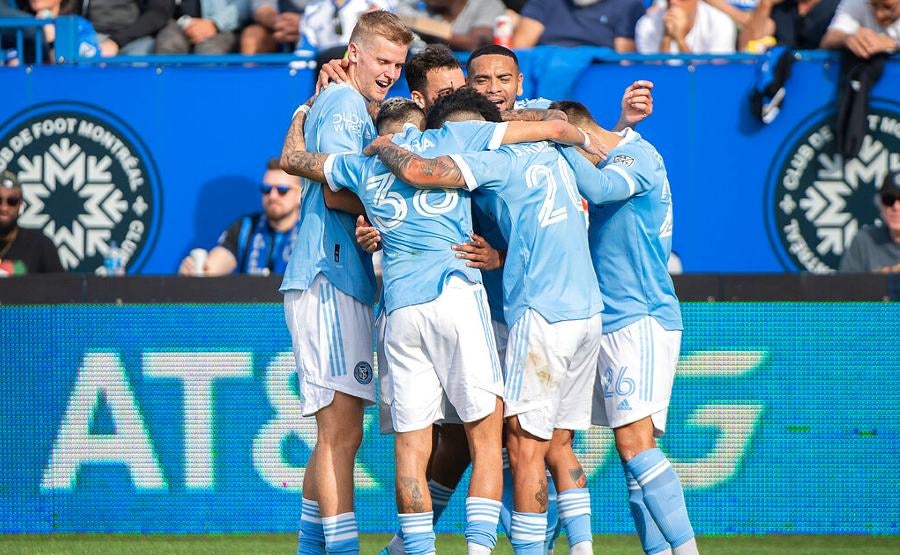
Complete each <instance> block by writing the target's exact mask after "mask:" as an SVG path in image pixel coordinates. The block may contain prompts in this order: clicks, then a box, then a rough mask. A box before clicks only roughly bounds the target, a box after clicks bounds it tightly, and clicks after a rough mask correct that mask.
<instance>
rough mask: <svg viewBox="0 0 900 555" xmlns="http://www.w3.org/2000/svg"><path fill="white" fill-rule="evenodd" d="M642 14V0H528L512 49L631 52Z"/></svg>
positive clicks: (523, 9)
mask: <svg viewBox="0 0 900 555" xmlns="http://www.w3.org/2000/svg"><path fill="white" fill-rule="evenodd" d="M643 13H644V3H643V2H642V0H602V1H601V0H528V2H526V3H525V6H524V7H523V8H522V17H520V18H519V22H518V24H517V25H516V29H515V32H514V33H513V39H512V44H513V48H531V47H532V46H540V45H544V44H555V45H559V46H605V47H607V48H614V49H615V50H616V52H634V26H635V24H636V23H637V21H638V19H640V17H641V15H643Z"/></svg>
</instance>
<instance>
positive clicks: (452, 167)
mask: <svg viewBox="0 0 900 555" xmlns="http://www.w3.org/2000/svg"><path fill="white" fill-rule="evenodd" d="M391 137H392V135H382V136H380V137H378V138H377V139H375V140H374V141H373V142H372V144H370V145H369V146H368V147H366V150H364V151H363V152H364V154H368V155H374V156H378V158H380V159H381V161H382V162H383V163H384V165H385V166H387V167H388V169H389V170H391V173H393V174H394V175H396V176H397V177H399V178H400V179H401V180H403V181H405V182H406V183H409V184H410V185H412V186H414V187H420V188H423V189H461V188H463V187H465V186H466V180H465V178H464V177H463V175H462V172H460V171H459V168H458V167H456V163H455V162H453V160H451V159H450V157H449V156H439V157H437V158H430V159H429V158H422V157H421V156H419V155H418V154H414V153H412V152H409V151H408V150H406V149H404V148H401V147H399V146H397V145H395V144H394V143H393V142H392V141H391Z"/></svg>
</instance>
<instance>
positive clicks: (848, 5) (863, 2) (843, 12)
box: [828, 0, 900, 44]
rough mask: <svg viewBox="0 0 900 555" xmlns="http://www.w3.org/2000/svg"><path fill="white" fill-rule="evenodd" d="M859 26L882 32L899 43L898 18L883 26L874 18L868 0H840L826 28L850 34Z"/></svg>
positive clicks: (899, 29) (899, 22) (899, 25)
mask: <svg viewBox="0 0 900 555" xmlns="http://www.w3.org/2000/svg"><path fill="white" fill-rule="evenodd" d="M860 27H865V28H867V29H872V30H873V31H875V32H876V33H883V34H885V35H887V36H889V37H891V38H892V39H894V42H896V43H898V44H900V18H897V19H895V20H894V22H893V23H891V24H890V26H889V27H886V28H885V27H882V26H881V24H880V23H878V21H877V20H876V19H875V14H873V13H872V7H871V6H870V5H869V2H868V0H841V3H840V4H838V7H837V10H835V12H834V18H833V19H832V20H831V24H830V25H829V26H828V30H829V31H831V30H832V29H834V30H836V31H841V32H844V33H847V34H848V35H852V34H853V33H855V32H856V31H858V30H859V28H860Z"/></svg>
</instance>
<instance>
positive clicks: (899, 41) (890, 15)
mask: <svg viewBox="0 0 900 555" xmlns="http://www.w3.org/2000/svg"><path fill="white" fill-rule="evenodd" d="M898 46H900V0H841V3H840V4H838V7H837V11H836V12H835V14H834V19H832V20H831V25H829V26H828V32H827V33H825V36H824V37H822V43H821V47H822V48H829V49H835V50H836V49H840V48H847V49H848V50H850V51H851V52H853V53H854V54H856V55H857V56H859V57H860V58H869V57H871V56H873V55H875V54H879V53H881V52H888V53H893V52H896V51H897V48H898Z"/></svg>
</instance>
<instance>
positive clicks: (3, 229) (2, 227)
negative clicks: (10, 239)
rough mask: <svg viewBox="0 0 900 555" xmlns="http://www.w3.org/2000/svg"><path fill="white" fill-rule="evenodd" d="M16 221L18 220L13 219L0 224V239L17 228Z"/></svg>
mask: <svg viewBox="0 0 900 555" xmlns="http://www.w3.org/2000/svg"><path fill="white" fill-rule="evenodd" d="M18 221H19V219H18V218H14V219H12V220H10V221H9V222H8V223H3V222H0V237H5V236H7V235H9V234H10V233H11V232H12V230H14V229H16V227H18V226H17V223H18Z"/></svg>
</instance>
